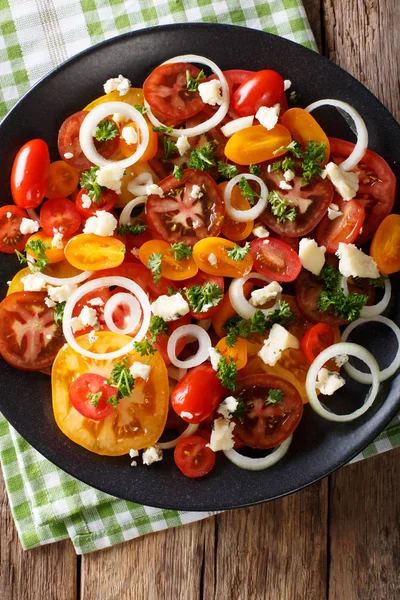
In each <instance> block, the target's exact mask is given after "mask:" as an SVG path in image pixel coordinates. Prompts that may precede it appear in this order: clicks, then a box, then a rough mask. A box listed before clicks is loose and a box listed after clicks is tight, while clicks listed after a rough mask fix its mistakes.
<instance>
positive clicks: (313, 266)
mask: <svg viewBox="0 0 400 600" xmlns="http://www.w3.org/2000/svg"><path fill="white" fill-rule="evenodd" d="M325 252H326V248H325V246H318V244H317V242H316V241H315V240H312V239H310V238H302V239H301V240H300V243H299V258H300V261H301V264H302V265H303V267H304V268H305V269H307V271H310V273H313V275H319V274H320V273H321V270H322V267H323V266H324V264H325Z"/></svg>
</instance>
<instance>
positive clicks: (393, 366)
mask: <svg viewBox="0 0 400 600" xmlns="http://www.w3.org/2000/svg"><path fill="white" fill-rule="evenodd" d="M371 308H372V307H371ZM371 322H375V323H383V325H387V326H388V327H390V329H391V330H392V331H393V333H394V334H395V336H396V338H397V345H398V348H397V352H396V356H395V357H394V359H393V361H392V362H391V363H390V365H389V366H388V367H386V369H383V371H380V372H379V380H380V381H381V382H382V381H386V379H389V377H391V376H392V375H394V374H395V373H396V371H397V369H398V368H399V367H400V329H399V328H398V326H397V325H396V323H394V322H393V321H392V320H391V319H388V318H387V317H382V316H381V315H377V316H374V317H370V318H368V319H357V321H353V323H350V325H348V326H347V327H346V329H345V330H344V331H343V333H342V340H343V341H344V342H345V341H346V340H347V339H348V337H349V335H350V333H351V332H352V331H353V330H354V329H355V328H356V327H358V326H359V325H364V324H366V323H368V324H369V323H371ZM344 368H345V370H346V372H347V373H348V374H349V375H350V377H352V378H353V379H355V380H356V381H358V382H359V383H366V384H368V383H372V377H371V374H370V373H363V372H362V371H359V370H358V369H356V368H355V367H353V366H352V365H351V364H349V362H346V363H345V365H344Z"/></svg>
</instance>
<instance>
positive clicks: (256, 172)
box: [249, 165, 261, 175]
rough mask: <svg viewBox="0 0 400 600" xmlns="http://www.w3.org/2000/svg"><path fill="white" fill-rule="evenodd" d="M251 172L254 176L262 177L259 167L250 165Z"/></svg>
mask: <svg viewBox="0 0 400 600" xmlns="http://www.w3.org/2000/svg"><path fill="white" fill-rule="evenodd" d="M249 172H250V173H251V174H252V175H261V169H260V167H259V166H257V165H249Z"/></svg>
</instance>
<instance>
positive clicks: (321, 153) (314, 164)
mask: <svg viewBox="0 0 400 600" xmlns="http://www.w3.org/2000/svg"><path fill="white" fill-rule="evenodd" d="M325 150H326V144H325V142H321V143H320V144H319V143H318V142H313V141H312V140H310V141H309V142H308V144H307V147H306V149H305V151H304V153H303V163H302V165H301V169H302V171H303V179H302V185H307V184H308V183H309V182H310V181H311V179H312V178H313V177H315V176H316V175H321V172H322V166H321V165H324V164H325V162H326V161H325Z"/></svg>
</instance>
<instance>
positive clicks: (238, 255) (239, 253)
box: [227, 242, 250, 260]
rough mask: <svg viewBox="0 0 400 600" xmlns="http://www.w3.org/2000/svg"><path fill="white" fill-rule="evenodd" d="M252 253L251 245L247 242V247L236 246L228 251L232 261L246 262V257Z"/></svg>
mask: <svg viewBox="0 0 400 600" xmlns="http://www.w3.org/2000/svg"><path fill="white" fill-rule="evenodd" d="M249 252H250V243H249V242H246V243H245V245H244V246H243V247H242V246H239V245H238V244H235V245H234V246H233V248H229V249H228V250H227V254H228V256H229V258H231V259H232V260H244V257H245V256H246V255H247V254H248V253H249Z"/></svg>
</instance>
